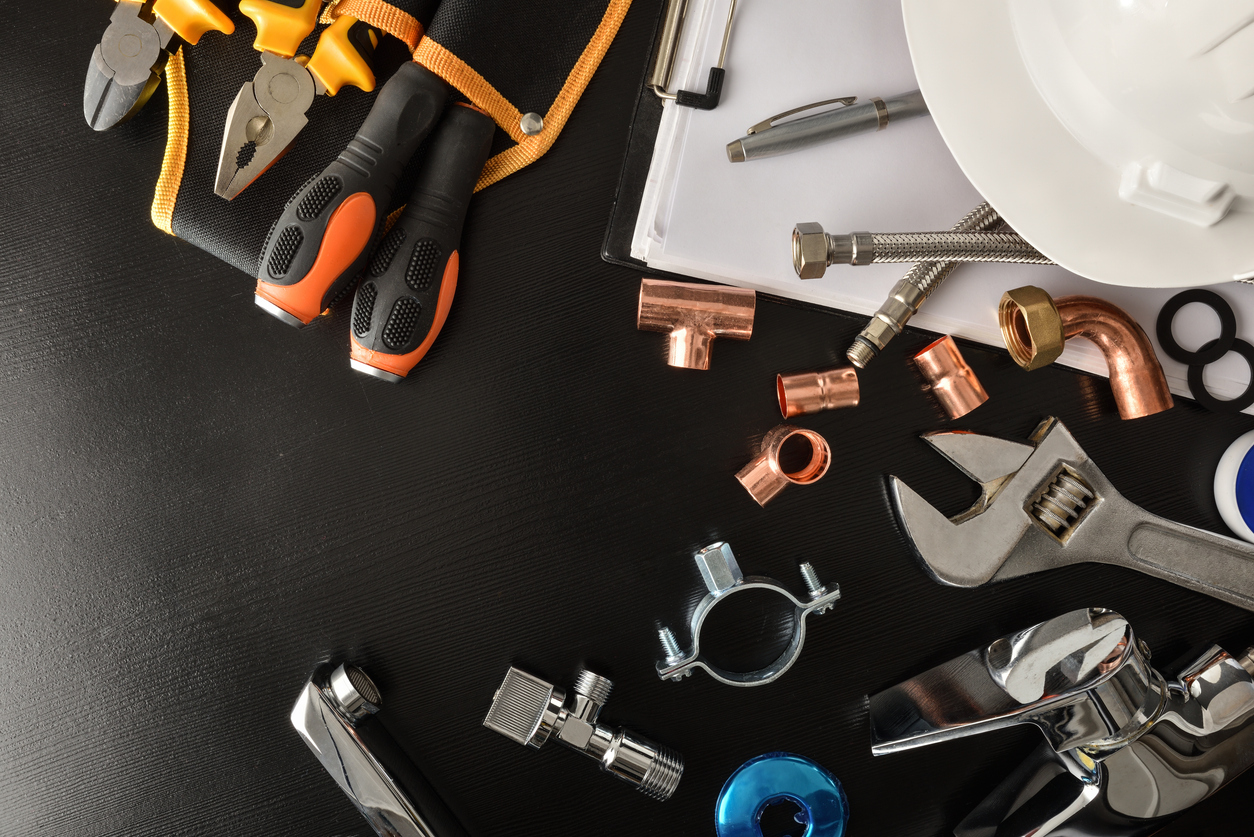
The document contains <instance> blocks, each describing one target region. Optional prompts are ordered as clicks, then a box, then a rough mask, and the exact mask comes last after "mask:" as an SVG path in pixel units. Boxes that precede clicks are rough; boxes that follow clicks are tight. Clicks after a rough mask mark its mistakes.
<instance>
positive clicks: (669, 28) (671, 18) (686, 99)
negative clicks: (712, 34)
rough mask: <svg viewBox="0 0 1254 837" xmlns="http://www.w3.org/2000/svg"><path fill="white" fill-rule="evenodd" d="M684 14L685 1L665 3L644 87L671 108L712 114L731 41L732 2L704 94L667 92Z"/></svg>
mask: <svg viewBox="0 0 1254 837" xmlns="http://www.w3.org/2000/svg"><path fill="white" fill-rule="evenodd" d="M687 12H688V0H668V2H667V4H666V11H665V12H664V13H663V16H662V33H661V35H660V37H659V41H658V47H657V58H655V59H654V61H653V71H652V72H651V73H649V81H648V87H649V88H650V89H651V90H652V91H653V92H654V93H656V94H657V96H658V98H659V99H672V100H674V102H675V104H677V105H682V106H684V107H688V108H696V109H698V110H714V108H716V107H718V101H719V97H721V96H722V94H723V60H724V59H725V58H726V57H727V42H728V41H729V40H730V39H731V27H732V17H733V16H734V15H735V13H736V0H731V5H730V6H728V8H727V24H726V26H724V27H723V46H722V47H721V48H720V49H719V52H718V65H717V66H714V67H711V68H710V75H709V78H708V80H707V81H706V85H705V92H704V93H694V92H693V91H691V90H680V91H679V92H677V93H670V92H667V91H668V88H669V87H670V83H671V72H672V71H673V70H674V69H675V55H676V53H678V52H679V36H680V35H681V34H682V33H683V30H684V18H685V17H686V16H687Z"/></svg>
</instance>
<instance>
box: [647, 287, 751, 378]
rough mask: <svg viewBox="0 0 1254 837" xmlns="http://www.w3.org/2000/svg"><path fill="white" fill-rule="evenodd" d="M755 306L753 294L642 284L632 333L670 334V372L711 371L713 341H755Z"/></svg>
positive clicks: (742, 291) (715, 288)
mask: <svg viewBox="0 0 1254 837" xmlns="http://www.w3.org/2000/svg"><path fill="white" fill-rule="evenodd" d="M756 302H757V294H756V293H754V292H753V291H751V290H746V289H744V288H730V287H728V286H726V285H701V284H696V283H693V282H667V281H664V280H662V279H641V280H640V307H639V309H638V313H637V315H636V327H637V328H638V329H640V330H641V331H663V332H667V333H669V334H670V352H669V355H668V357H667V359H666V362H667V363H669V364H670V365H671V366H678V367H682V368H684V369H709V368H710V343H711V342H713V340H714V338H715V337H731V338H734V339H736V340H748V339H749V338H750V337H752V336H753V312H754V306H755V304H756Z"/></svg>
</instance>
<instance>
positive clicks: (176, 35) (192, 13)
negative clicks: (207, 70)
mask: <svg viewBox="0 0 1254 837" xmlns="http://www.w3.org/2000/svg"><path fill="white" fill-rule="evenodd" d="M211 31H214V32H223V33H225V34H227V35H230V34H231V33H232V32H234V31H235V24H234V23H233V22H232V21H231V19H230V18H229V17H227V16H226V14H225V13H223V11H222V10H221V9H219V8H218V7H217V6H215V5H214V4H213V3H211V2H209V0H143V2H138V0H119V2H118V4H117V8H116V9H114V10H113V16H112V17H111V18H110V23H109V28H108V29H106V30H105V33H104V35H103V36H102V37H101V38H100V43H99V44H97V45H96V49H95V50H94V51H93V52H92V55H91V64H90V65H88V67H87V82H86V83H85V84H84V85H83V116H84V117H85V118H86V119H87V124H88V125H90V126H91V127H93V128H95V129H96V130H97V131H105V130H108V129H109V128H112V127H113V126H114V125H117V124H119V123H121V122H125V121H126V120H128V119H130V118H131V117H132V116H134V115H135V114H136V113H138V112H139V110H140V109H141V108H142V107H143V106H144V105H145V104H147V103H148V99H149V98H151V96H152V94H153V92H154V91H155V90H156V89H157V85H159V84H160V83H161V71H162V70H164V69H165V64H166V61H168V60H169V58H170V56H171V55H172V54H173V53H174V52H175V51H176V50H177V49H178V48H179V47H180V46H181V45H182V44H183V43H188V44H192V45H195V44H196V43H198V42H199V41H200V37H201V35H204V34H205V33H206V32H211Z"/></svg>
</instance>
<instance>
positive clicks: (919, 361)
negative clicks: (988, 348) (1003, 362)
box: [914, 335, 988, 419]
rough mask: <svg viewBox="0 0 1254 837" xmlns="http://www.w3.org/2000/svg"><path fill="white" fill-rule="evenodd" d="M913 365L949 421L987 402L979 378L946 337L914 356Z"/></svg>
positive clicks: (947, 336) (953, 343)
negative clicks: (925, 381)
mask: <svg viewBox="0 0 1254 837" xmlns="http://www.w3.org/2000/svg"><path fill="white" fill-rule="evenodd" d="M914 365H915V366H916V367H917V368H918V370H919V372H921V373H922V375H923V377H924V379H926V380H927V384H928V388H929V389H930V390H931V391H932V395H934V396H936V400H937V401H939V402H940V405H941V408H942V409H943V410H944V411H945V414H946V415H947V416H949V418H950V419H956V418H961V417H962V416H965V415H966V414H967V413H969V412H971V411H972V410H974V409H975V408H976V407H978V406H980V405H981V404H983V403H984V402H985V401H987V400H988V393H987V392H985V391H984V386H983V385H982V384H981V383H980V379H979V378H977V377H976V376H975V372H973V371H972V370H971V367H970V366H968V365H967V360H966V358H964V357H963V356H962V352H960V351H959V350H958V344H957V343H955V342H954V338H952V337H950V336H949V335H945V336H944V337H942V338H941V339H939V340H937V341H936V342H934V343H932V344H930V345H928V346H927V347H926V348H924V349H923V351H921V352H919V353H918V354H917V355H915V356H914Z"/></svg>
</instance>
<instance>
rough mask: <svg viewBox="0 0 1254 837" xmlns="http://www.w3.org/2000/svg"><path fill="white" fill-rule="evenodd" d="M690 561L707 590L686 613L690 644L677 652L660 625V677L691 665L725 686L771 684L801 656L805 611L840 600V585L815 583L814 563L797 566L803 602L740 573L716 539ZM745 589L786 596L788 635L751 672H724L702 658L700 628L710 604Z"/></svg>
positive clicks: (774, 584) (678, 675) (771, 582)
mask: <svg viewBox="0 0 1254 837" xmlns="http://www.w3.org/2000/svg"><path fill="white" fill-rule="evenodd" d="M693 559H694V560H695V561H696V562H697V567H698V569H700V570H701V577H702V578H703V579H704V580H705V586H706V588H707V589H708V590H709V593H707V594H706V596H705V598H703V599H702V600H701V601H700V602H698V603H697V606H696V608H694V609H693V611H692V618H691V619H690V621H689V629H690V631H691V633H692V646H691V647H690V648H688V649H687V650H681V649H680V648H679V644H678V642H676V640H675V635H674V633H673V632H672V631H671V629H670V628H666V627H663V628H662V629H661V630H660V631H659V636H660V637H661V640H662V649H663V651H664V653H665V655H666V656H665V658H664V659H663V660H662V661H661V662H659V663H658V664H657V675H658V677H660V678H662V679H663V680H676V681H678V680H682V679H683V678H685V677H687V676H688V675H690V674H692V671H693V669H697V668H701V669H704V670H705V672H706V673H707V674H709V675H710V676H711V677H713V678H714V679H715V680H717V681H719V682H720V683H726V684H727V685H729V686H762V685H765V684H767V683H771V682H774V681H775V680H778V679H779V678H780V676H781V675H783V673H784V672H786V671H788V669H790V668H792V665H793V663H795V662H796V661H797V657H799V656H801V647H802V645H804V644H805V639H806V617H807V616H809V615H810V614H811V613H813V614H814V615H816V616H821V615H822V614H824V613H826V612H827V611H829V610H831V609H832V605H834V604H835V603H836V601H837V600H838V599H840V585H838V584H831V585H824V584H822V583H820V582H819V579H818V575H817V573H815V571H814V567H812V566H811V565H810V564H809V563H805V564H802V565H801V577H802V579H803V580H804V581H805V584H806V588H807V589H808V591H809V600H808V601H802V600H801V599H798V598H797V597H796V596H794V595H793V594H792V593H791V592H789V591H788V590H787V589H785V588H784V587H783V585H781V584H780V583H779V582H778V581H776V580H775V579H773V578H766V577H763V576H752V575H751V576H746V575H745V574H744V573H743V572H741V570H740V565H739V564H737V563H736V556H735V555H733V554H732V550H731V546H729V545H728V544H726V543H723V542H722V541H720V542H717V543H712V544H710V545H709V546H707V547H705V548H704V549H702V550H700V551H699V552H697V553H696V554H695V555H694V556H693ZM746 590H769V591H771V592H772V593H777V594H778V595H780V596H783V597H784V598H785V599H787V600H788V602H789V603H790V604H791V605H792V606H793V608H794V610H793V630H792V638H791V639H790V640H789V642H788V647H787V648H785V649H784V650H783V652H782V653H781V654H780V655H779V657H777V658H776V659H775V661H774V662H772V663H771V664H770V665H768V666H766V667H765V668H760V669H758V670H757V671H743V672H741V671H728V670H726V669H724V668H721V667H719V666H717V665H715V664H714V663H712V662H710V661H709V660H708V659H706V658H705V657H703V656H702V654H701V628H702V627H703V626H704V625H705V620H706V619H707V618H708V617H709V615H710V611H712V610H713V609H714V607H715V606H716V605H718V604H719V603H720V602H723V601H726V600H727V599H728V598H730V597H731V596H733V595H735V594H737V593H741V592H743V591H746Z"/></svg>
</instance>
